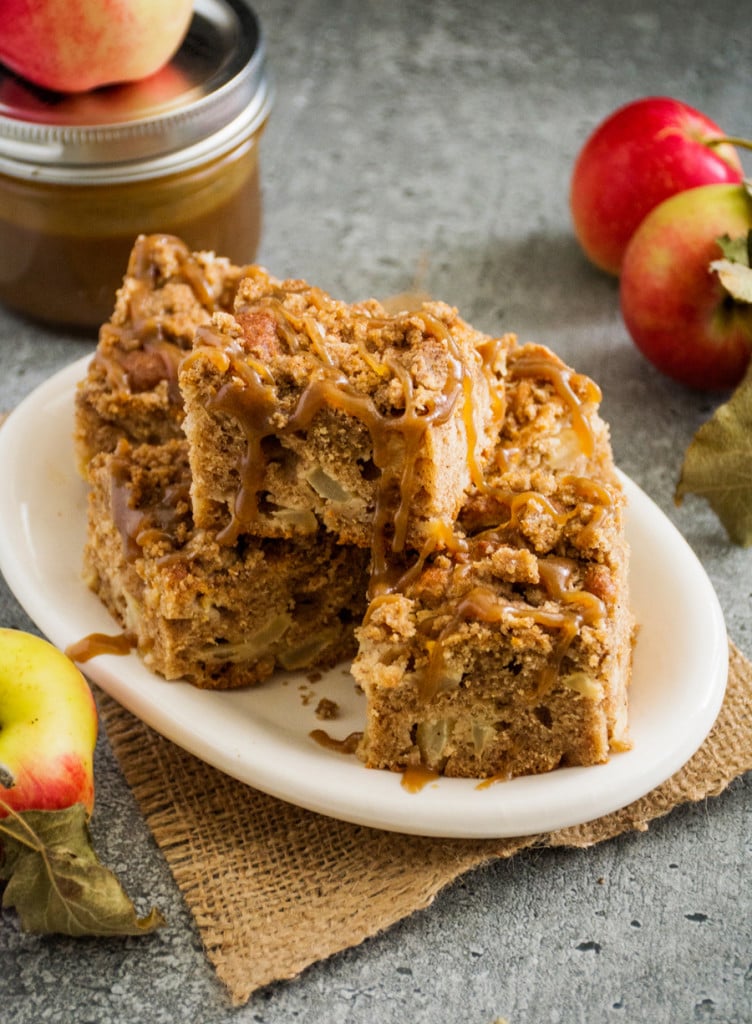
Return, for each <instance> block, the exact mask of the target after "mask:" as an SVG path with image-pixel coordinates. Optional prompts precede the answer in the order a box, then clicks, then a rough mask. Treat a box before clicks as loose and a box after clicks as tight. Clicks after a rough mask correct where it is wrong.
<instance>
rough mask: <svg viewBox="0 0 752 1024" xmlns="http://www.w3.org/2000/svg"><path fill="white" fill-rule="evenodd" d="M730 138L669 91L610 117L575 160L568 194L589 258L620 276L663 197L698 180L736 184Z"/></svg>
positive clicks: (736, 158)
mask: <svg viewBox="0 0 752 1024" xmlns="http://www.w3.org/2000/svg"><path fill="white" fill-rule="evenodd" d="M725 138H726V136H725V133H724V132H723V131H722V130H721V129H720V128H719V127H718V125H717V124H715V123H714V122H713V121H711V120H710V118H708V117H706V116H705V115H704V114H702V113H701V112H700V111H698V110H695V109H694V108H693V107H690V106H688V105H687V104H686V103H682V102H681V101H679V100H675V99H671V98H669V97H664V96H649V97H646V98H644V99H639V100H636V101H634V102H632V103H628V104H626V105H625V106H623V107H620V108H619V109H618V110H616V111H615V112H614V113H612V114H611V115H610V116H609V117H607V118H606V119H605V120H604V121H603V122H602V123H601V124H600V125H599V126H598V127H597V128H596V129H595V131H594V132H593V133H592V134H591V135H590V137H589V138H588V139H587V141H586V142H585V144H584V146H583V147H582V149H581V151H580V153H579V155H578V157H577V159H576V162H575V166H574V170H573V173H572V179H571V187H570V195H569V201H570V209H571V214H572V220H573V223H574V228H575V234H576V236H577V238H578V240H579V242H580V245H581V246H582V248H583V250H584V252H585V254H586V255H587V257H588V258H589V259H590V261H591V262H592V263H594V264H595V265H596V266H597V267H600V268H601V269H602V270H605V271H607V272H608V273H611V274H614V275H618V274H619V273H620V271H621V267H622V261H623V259H624V253H625V250H626V248H627V245H628V243H629V241H630V239H631V237H632V235H633V234H634V232H635V231H636V229H637V228H638V226H639V225H640V223H641V222H642V220H643V219H644V218H645V217H646V216H647V214H648V213H649V212H650V211H651V210H652V209H654V208H655V207H656V206H658V205H659V203H662V202H663V201H664V200H665V199H668V198H669V197H670V196H672V195H675V194H676V193H678V192H682V191H685V190H687V189H691V188H695V187H697V186H700V185H711V184H727V183H734V184H738V183H739V182H740V181H741V180H742V177H743V170H742V165H741V162H740V160H739V156H738V153H737V151H736V149H735V148H734V146H733V145H731V144H730V143H729V142H728V141H724V140H725ZM731 141H732V142H736V143H740V144H742V145H745V143H743V142H742V140H737V139H733V140H731Z"/></svg>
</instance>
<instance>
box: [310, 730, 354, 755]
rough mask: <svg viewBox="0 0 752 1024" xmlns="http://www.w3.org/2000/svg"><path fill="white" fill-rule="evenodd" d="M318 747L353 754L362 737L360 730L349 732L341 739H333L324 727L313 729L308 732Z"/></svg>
mask: <svg viewBox="0 0 752 1024" xmlns="http://www.w3.org/2000/svg"><path fill="white" fill-rule="evenodd" d="M308 735H309V736H310V737H311V739H312V740H315V742H316V743H318V745H319V746H320V747H325V748H326V749H327V750H333V751H334V752H335V753H337V754H354V753H355V752H356V751H357V749H358V745H359V744H360V741H361V740H362V739H363V733H362V732H351V733H350V734H349V735H348V736H345V738H344V739H342V740H337V739H334V737H333V736H330V735H329V733H328V732H326V730H325V729H313V730H312V731H311V732H309V734H308Z"/></svg>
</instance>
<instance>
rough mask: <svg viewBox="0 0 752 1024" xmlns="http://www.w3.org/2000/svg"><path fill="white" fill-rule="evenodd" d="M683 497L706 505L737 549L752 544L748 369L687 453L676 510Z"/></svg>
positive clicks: (751, 382) (751, 379)
mask: <svg viewBox="0 0 752 1024" xmlns="http://www.w3.org/2000/svg"><path fill="white" fill-rule="evenodd" d="M686 494H697V495H699V496H700V497H703V498H705V499H707V501H708V502H709V504H710V507H711V508H712V509H713V511H714V512H715V513H716V515H717V516H718V518H719V519H720V521H721V522H722V523H723V526H724V527H725V529H726V532H727V533H728V535H729V538H730V539H731V540H732V541H733V542H734V543H735V544H740V545H741V546H743V547H748V546H749V545H750V544H752V363H751V364H750V368H749V369H748V370H747V373H746V375H745V377H744V379H743V380H742V382H741V384H739V386H738V387H737V388H736V390H735V391H734V393H733V394H732V396H731V398H730V399H729V400H728V402H725V403H724V404H723V405H721V406H719V407H718V408H717V409H716V411H715V413H714V414H713V416H712V417H711V418H710V419H709V420H708V421H707V423H703V425H702V426H701V427H700V429H699V430H698V431H697V433H696V434H695V436H694V438H693V440H692V443H691V444H690V446H689V448H688V449H687V451H686V454H685V456H684V464H683V466H682V470H681V477H680V479H679V483H678V485H677V488H676V501H677V504H680V503H681V501H682V499H683V498H684V496H685V495H686Z"/></svg>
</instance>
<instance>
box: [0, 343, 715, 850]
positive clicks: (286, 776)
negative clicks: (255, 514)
mask: <svg viewBox="0 0 752 1024" xmlns="http://www.w3.org/2000/svg"><path fill="white" fill-rule="evenodd" d="M91 358H92V356H91V355H86V356H84V357H82V358H79V359H77V360H76V361H74V362H73V363H70V364H68V365H67V366H65V367H63V368H62V369H60V370H58V371H57V372H56V373H55V374H53V375H52V376H51V377H49V378H47V379H46V380H45V381H43V382H42V383H41V384H39V385H38V386H37V387H36V388H35V389H34V390H33V391H32V392H31V393H30V394H29V395H27V396H26V398H24V399H23V400H22V401H21V403H20V404H19V405H18V406H17V407H16V409H14V410H13V411H12V412H11V413H10V414H9V416H8V418H7V419H6V421H5V422H4V424H3V426H2V429H0V471H3V470H5V472H6V479H7V474H8V471H9V470H12V469H13V467H14V466H15V467H16V469H17V470H18V469H19V468H20V461H19V460H20V459H21V454H20V449H22V448H23V449H24V450H25V448H24V446H25V444H26V442H27V441H28V438H29V436H30V434H31V435H32V436H33V433H34V423H35V422H36V421H37V420H38V419H39V418H40V417H45V416H48V417H51V419H52V421H53V422H54V421H55V420H56V417H59V416H61V415H62V410H63V409H68V410H70V412H71V419H70V430H69V432H68V438H67V441H65V442H64V441H63V440H62V439H60V438H58V440H57V442H56V443H57V444H58V445H62V444H66V445H67V444H70V447H71V450H72V433H73V420H72V403H73V395H74V392H75V386H76V383H77V382H78V381H79V380H80V379H81V378H82V377H83V376H84V373H85V369H86V366H87V365H88V363H89V362H90V360H91ZM45 443H46V448H45ZM51 444H52V441H51V439H50V437H49V436H47V435H44V434H43V436H42V444H41V446H40V447H41V450H42V454H43V453H44V451H45V450H46V449H49V448H50V446H51ZM17 449H18V450H17ZM39 454H40V453H39V452H38V451H35V455H36V456H38V455H39ZM70 470H71V467H70V466H69V467H66V471H67V472H70ZM73 472H74V474H75V468H74V469H73ZM75 475H76V479H78V477H77V474H75ZM619 475H620V478H621V479H622V481H623V483H624V487H625V491H626V492H627V499H628V509H627V518H628V523H629V522H630V520H631V518H632V515H633V512H634V511H635V509H636V510H638V511H641V512H642V514H643V515H645V514H649V515H650V516H652V517H653V522H654V526H655V529H657V530H658V531H659V532H661V533H662V535H663V537H664V539H665V541H666V542H667V543H668V544H669V545H672V550H676V551H677V552H681V555H682V557H683V559H684V564H685V567H686V569H687V571H688V572H690V573H691V575H692V576H693V578H694V579H696V580H697V581H699V583H700V585H701V587H702V590H703V594H704V597H705V599H706V601H707V604H706V606H705V608H704V612H705V614H706V615H707V621H708V622H709V624H710V631H709V644H708V651H707V657H706V671H707V674H708V677H709V680H710V681H709V682H708V683H707V684H706V688H705V691H704V703H703V705H702V706H701V707H698V708H696V709H695V710H694V713H693V714H692V715H691V716H690V720H689V721H688V722H687V723H685V725H686V726H687V728H686V729H685V730H684V731H683V732H682V731H680V730H678V731H679V732H681V735H680V736H678V737H677V738H676V739H675V740H674V741H673V743H672V746H671V748H670V750H669V751H668V752H666V753H664V755H663V756H656V757H655V758H654V760H653V761H652V762H651V764H650V766H649V770H646V768H645V766H644V765H643V766H639V765H638V769H637V770H635V771H634V773H633V774H632V775H631V776H629V777H628V778H627V780H626V781H625V780H623V779H621V778H620V776H621V775H622V774H624V773H623V772H614V771H613V770H612V771H611V772H610V773H609V772H608V766H609V765H613V764H614V763H617V764H618V759H624V758H628V757H630V754H631V753H632V752H627V753H622V754H613V755H612V756H611V759H610V760H609V762H607V763H606V764H605V765H595V766H589V767H575V768H563V769H557V771H556V772H553V773H547V774H544V775H536V776H523V777H519V778H516V779H513V780H510V781H509V782H506V783H504V784H499V785H498V786H491V787H488V788H487V789H486V790H485V791H484V792H483V794H482V798H484V799H485V800H486V802H487V808H486V810H487V811H488V813H487V814H485V815H483V814H480V815H479V814H475V813H474V816H473V817H472V820H464V821H463V822H461V823H456V822H452V820H450V819H451V814H452V810H453V808H454V807H455V805H456V804H457V803H462V801H463V799H464V800H466V798H467V793H468V790H469V788H471V787H472V788H473V789H477V783H478V780H475V779H448V778H441V779H440V780H438V782H437V783H432V784H431V785H430V786H427V787H426V788H425V789H424V790H422V791H421V792H420V793H418V794H408V793H407V792H406V791H405V790H404V788H403V787H401V786H400V778H399V775H398V773H391V772H379V771H376V770H373V769H368V768H366V767H365V766H364V765H362V764H361V763H360V762H357V761H356V762H355V764H351V763H350V762H349V760H348V759H344V758H343V757H342V755H339V754H331V752H328V751H324V750H323V748H320V747H315V745H314V743H313V741H311V749H310V750H308V751H307V754H306V755H305V756H302V755H301V754H300V751H297V750H296V751H295V757H294V759H293V760H294V761H295V764H296V765H298V762H300V764H302V765H304V766H305V771H302V772H301V771H300V770H299V766H298V770H297V774H296V772H288V771H287V768H285V770H281V769H279V768H277V769H276V770H269V768H268V767H267V766H265V765H263V764H260V763H258V757H256V756H255V757H254V758H252V760H251V765H250V770H249V766H248V762H247V760H246V761H243V759H242V757H241V758H240V760H239V759H238V755H237V752H236V751H234V752H231V753H227V752H224V751H222V750H220V749H217V745H216V742H214V743H212V742H209V741H208V740H207V738H206V736H204V735H203V734H202V733H201V731H200V730H199V734H198V735H197V734H196V730H195V727H193V728H192V727H191V725H190V723H189V722H186V720H185V711H186V709H187V710H190V708H191V707H192V706H193V705H194V703H195V701H194V700H193V699H190V700H188V701H187V702H185V701H183V702H182V703H180V704H179V705H178V712H177V713H176V711H175V708H174V707H173V709H172V711H171V712H168V711H167V709H166V706H165V698H166V697H167V696H168V693H169V695H170V696H171V697H174V694H175V692H180V689H179V688H183V690H187V691H188V692H190V693H199V694H204V695H207V694H210V695H211V696H214V697H218V698H219V700H218V703H219V702H220V701H222V702H224V701H225V699H226V698H223V697H222V692H221V691H201V690H196V688H195V687H191V686H190V684H187V683H184V682H178V683H166V682H165V680H163V679H160V677H158V676H156V675H153V674H152V673H149V672H148V670H146V669H145V667H144V666H143V665H142V664H141V663H140V659H138V656H137V655H136V654H135V653H132V654H131V655H130V656H129V657H128V659H126V660H124V659H123V658H119V657H116V656H109V655H106V656H100V657H98V658H96V659H93V660H92V661H90V662H87V663H86V664H85V665H80V666H79V667H80V668H81V669H82V671H83V672H84V674H85V675H86V676H87V677H88V678H89V679H91V680H92V681H93V682H95V683H96V684H97V685H98V686H100V687H101V688H102V689H103V690H104V691H105V692H107V693H109V694H110V696H112V697H113V698H114V699H115V700H117V701H118V702H119V703H120V704H122V705H123V706H124V707H126V708H127V709H128V710H129V711H130V712H131V713H133V714H135V715H136V716H137V717H139V718H140V719H141V720H142V721H144V722H146V724H147V725H149V726H150V727H152V728H154V729H155V730H156V731H157V732H159V733H160V734H161V735H163V736H165V737H166V738H167V739H169V740H171V741H172V742H175V743H176V744H178V745H179V746H181V747H182V748H183V749H185V750H188V751H189V752H191V753H193V754H194V755H196V756H198V757H200V758H201V759H202V760H204V761H206V762H207V763H208V764H211V765H213V766H214V767H215V768H217V769H218V770H220V771H223V772H225V773H226V774H228V775H230V776H232V777H233V778H235V779H238V780H239V781H240V782H242V783H244V784H246V785H249V786H252V787H254V788H256V789H259V790H261V791H263V792H265V793H267V794H269V795H271V796H274V797H277V798H279V799H282V800H286V801H287V802H290V803H294V804H297V805H298V806H301V807H304V808H306V809H308V810H311V811H314V812H316V813H320V814H324V815H327V816H330V817H333V818H337V819H339V820H343V821H348V822H350V823H352V824H356V825H364V826H368V827H375V828H380V829H384V830H387V831H396V832H401V833H405V834H414V835H421V836H432V837H436V838H439V837H441V838H488V839H492V838H495V839H501V838H510V837H518V836H523V835H535V834H539V833H544V832H552V831H557V830H559V829H562V828H568V827H573V826H577V825H582V824H584V823H586V822H588V821H592V820H594V819H595V818H599V817H602V816H604V815H606V814H609V813H614V812H616V811H618V810H620V809H622V808H623V807H625V806H628V805H629V804H630V803H632V802H633V801H634V800H637V799H639V798H640V797H642V796H645V795H646V794H647V793H648V792H650V791H651V790H652V789H653V788H655V787H656V786H657V785H660V784H661V783H662V782H665V781H666V780H667V779H668V778H669V777H670V776H671V775H672V774H674V772H675V771H677V770H679V768H681V767H682V765H684V764H685V763H686V762H687V761H688V760H689V758H690V757H691V756H692V755H693V754H694V753H695V752H696V751H697V749H698V748H699V747H700V745H701V744H702V742H703V741H704V739H705V738H706V736H707V735H708V733H709V732H710V729H711V728H712V726H713V723H714V722H715V719H716V717H717V715H718V712H719V710H720V707H721V705H722V702H723V697H724V694H725V687H726V680H727V673H728V639H727V634H726V627H725V621H724V617H723V612H722V609H721V607H720V603H719V601H718V597H717V595H716V593H715V590H714V588H713V585H712V583H711V581H710V579H709V577H708V576H707V573H706V572H705V569H704V567H703V566H702V564H701V563H700V561H699V559H698V557H697V556H696V554H695V553H694V551H693V550H692V549H691V547H690V546H689V544H688V542H687V541H686V539H685V538H684V537H683V536H682V534H681V533H680V532H679V531H678V529H677V528H676V527H675V526H674V524H673V523H672V522H671V521H670V520H669V519H668V517H667V516H666V514H665V513H664V512H663V511H662V510H661V509H660V508H659V507H658V506H657V505H656V503H655V502H654V501H653V500H652V499H651V498H650V497H649V496H648V495H647V494H646V493H645V492H644V491H642V489H641V488H640V487H639V486H638V485H637V484H636V483H635V482H634V481H633V480H631V479H630V478H629V477H627V476H626V475H625V474H623V473H621V472H620V473H619ZM18 482H19V480H18V478H17V477H16V476H14V475H13V473H12V472H11V473H10V484H11V485H10V486H6V487H4V488H3V489H2V492H0V571H1V572H2V573H3V575H4V576H5V579H6V582H7V583H8V586H9V588H10V589H11V591H12V592H13V594H14V595H15V597H16V599H17V600H18V602H19V604H20V605H21V606H22V607H23V608H24V610H25V611H26V613H27V615H28V616H29V617H30V618H31V620H32V621H33V622H34V624H35V625H36V627H37V628H38V629H39V630H40V631H41V632H42V633H43V634H44V635H46V636H47V637H48V638H49V639H50V640H51V641H52V642H53V643H55V644H56V645H57V646H59V647H62V648H64V647H65V646H67V644H69V643H70V642H72V640H74V639H77V638H79V637H80V636H81V635H86V634H87V633H89V632H92V630H91V629H83V630H79V631H78V635H77V636H75V635H71V634H70V629H69V625H70V624H69V623H68V622H67V619H66V616H65V615H64V614H61V613H60V611H59V610H58V609H56V608H54V607H52V606H51V605H50V602H49V601H47V602H46V603H45V601H44V600H43V598H42V597H41V596H40V594H39V593H38V591H37V590H36V588H35V587H34V586H33V585H31V582H30V574H29V573H28V572H24V564H23V556H24V555H27V554H30V553H31V552H32V551H33V543H34V540H35V534H34V529H35V524H34V512H33V510H31V512H30V511H29V510H28V509H25V510H23V514H22V515H21V516H20V521H19V522H16V523H13V522H12V520H13V500H14V495H15V492H16V491H17V490H18ZM80 483H81V488H82V490H83V493H85V484H84V483H83V481H80ZM63 493H64V494H65V493H66V492H65V491H64V492H63ZM9 525H10V529H9ZM37 529H38V527H37ZM37 536H38V534H37ZM68 582H70V580H69V581H68ZM77 583H78V585H80V588H83V589H85V583H84V582H83V580H82V579H81V578H80V577H79V578H78V580H77ZM53 590H54V588H53ZM87 593H89V592H87ZM91 597H92V598H93V599H94V601H95V602H96V603H97V605H98V607H99V608H100V610H101V611H103V612H104V614H105V615H106V616H107V619H108V620H109V621H110V623H111V624H112V626H113V627H116V623H115V622H114V620H112V619H111V618H110V617H109V613H107V612H106V610H105V609H104V608H103V607H102V606H101V605H99V602H98V599H96V598H95V597H94V595H91ZM117 631H119V628H118V629H117ZM640 644H641V637H639V636H638V640H637V649H636V652H635V655H636V657H637V653H638V651H639V649H640ZM126 661H129V662H134V661H135V662H136V663H137V666H140V667H141V668H142V669H143V672H144V673H146V675H147V677H148V678H149V679H150V680H152V681H156V687H158V688H159V690H158V691H157V689H154V694H153V695H152V696H151V697H147V698H144V696H143V692H142V689H139V688H138V687H137V688H136V689H134V686H133V683H132V682H129V681H128V678H127V676H128V673H126V678H125V679H124V678H123V675H124V670H123V666H124V665H125V664H126ZM149 685H150V686H154V685H155V684H154V683H150V684H149ZM157 692H159V699H158V700H157V699H155V694H156V693H157ZM226 692H235V691H226ZM258 692H259V690H258V689H255V688H254V689H250V690H248V691H245V692H244V696H247V697H249V699H250V702H251V703H252V702H253V694H254V693H258ZM203 699H206V698H205V697H204V698H203ZM173 703H174V702H173ZM257 703H258V702H257ZM262 733H263V727H261V733H259V731H258V728H257V729H256V732H254V733H253V735H252V736H249V737H248V738H249V740H250V739H253V742H254V743H255V744H256V745H257V747H258V749H259V751H262V752H263V751H267V747H268V744H265V743H264V742H263V741H264V736H263V735H262ZM267 739H268V737H267ZM273 747H274V744H272V748H273ZM267 752H268V751H267ZM634 760H635V763H636V764H638V760H639V759H638V757H637V756H635V758H634ZM309 768H310V769H312V770H311V771H310V772H309V771H308V769H309ZM353 769H355V772H356V777H357V778H358V780H359V781H358V783H356V784H355V785H356V786H357V788H358V789H359V793H358V796H359V797H360V798H361V799H357V800H354V799H352V798H351V799H349V800H348V799H347V798H346V797H345V798H343V795H342V785H343V784H342V777H343V776H344V777H345V783H344V785H345V788H346V787H347V786H348V785H349V782H348V779H349V776H350V775H351V774H353ZM363 773H368V774H367V775H364V774H363ZM598 773H600V776H599V774H598ZM614 774H615V775H616V776H617V779H619V786H618V787H617V790H616V791H614V792H612V793H610V794H609V799H606V798H605V797H604V793H603V789H604V787H606V786H607V785H608V781H609V779H610V776H611V775H614ZM364 778H366V779H367V780H368V781H367V782H366V793H365V794H363V792H362V781H363V779H364ZM376 780H378V781H376ZM570 785H574V786H575V787H576V788H578V792H579V793H580V801H579V804H578V809H577V810H575V809H574V808H573V806H572V803H571V800H570V801H569V802H567V800H566V790H567V789H568V788H569V786H570ZM509 787H513V790H511V791H510V789H509ZM541 789H549V791H550V794H552V795H550V796H549V800H548V803H549V804H553V803H555V802H556V800H555V799H554V798H555V797H556V795H557V794H558V793H559V790H562V791H563V793H564V798H565V799H564V807H563V808H562V809H561V812H560V813H558V814H556V813H553V812H551V813H548V814H547V815H544V816H543V817H544V818H545V820H543V818H542V817H541V814H540V813H539V812H537V814H536V812H535V809H534V805H535V795H536V793H537V791H538V790H541ZM510 792H512V793H513V794H514V795H516V794H517V793H520V794H522V795H521V796H520V797H519V799H518V800H517V801H516V802H515V800H514V799H513V800H512V801H511V804H512V805H514V807H515V808H517V812H516V816H515V815H514V814H513V815H512V816H511V817H510V814H509V813H508V812H509V808H508V806H506V805H507V804H508V803H510V801H508V800H506V801H505V799H504V794H506V796H507V797H508V796H509V794H510ZM369 796H370V797H371V799H370V802H369V799H368V797H369ZM376 796H377V797H378V799H375V797H376ZM518 804H519V805H527V804H530V805H531V806H530V808H529V812H528V813H521V811H520V809H519V808H518V807H517V805H518ZM465 813H467V812H465Z"/></svg>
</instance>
